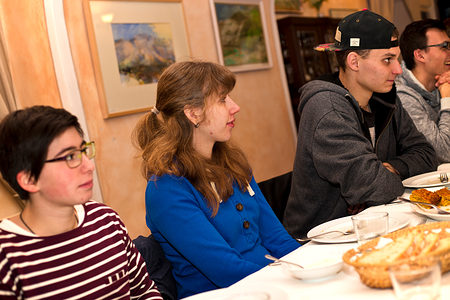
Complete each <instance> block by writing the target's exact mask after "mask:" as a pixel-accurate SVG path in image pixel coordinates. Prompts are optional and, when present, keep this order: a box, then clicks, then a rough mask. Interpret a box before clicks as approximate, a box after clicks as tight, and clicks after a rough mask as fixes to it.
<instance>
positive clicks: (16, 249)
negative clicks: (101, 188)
mask: <svg viewBox="0 0 450 300" xmlns="http://www.w3.org/2000/svg"><path fill="white" fill-rule="evenodd" d="M94 156H95V146H94V143H93V142H85V141H84V139H83V131H82V130H81V128H80V124H79V123H78V120H77V118H76V117H75V116H73V115H72V114H70V113H69V112H67V111H66V110H64V109H56V108H52V107H49V106H33V107H30V108H26V109H23V110H18V111H15V112H12V113H11V114H9V115H7V116H6V117H5V118H4V119H3V120H2V121H1V122H0V172H1V174H2V176H3V178H4V179H5V180H6V181H7V182H8V183H9V184H10V185H11V187H12V188H13V189H14V190H15V191H16V192H17V193H18V194H19V196H20V198H21V199H23V200H25V208H24V209H23V211H22V212H21V213H20V214H18V215H17V216H13V217H11V218H8V219H5V220H2V221H1V222H0V245H1V247H0V298H1V299H28V298H30V299H31V298H33V299H34V298H36V299H37V298H39V299H41V298H45V299H68V298H84V299H103V298H108V299H113V298H114V299H119V298H120V299H124V298H127V299H129V298H133V299H134V298H139V299H161V300H162V298H161V295H160V293H159V291H158V290H157V288H156V285H155V284H154V282H153V281H152V280H151V279H150V278H149V276H148V273H147V269H146V267H145V263H144V260H143V259H142V257H141V256H140V254H139V252H138V251H137V249H136V247H135V246H134V244H133V242H132V240H131V238H130V237H129V236H128V232H127V230H126V228H125V225H124V224H123V223H122V221H121V220H120V218H119V216H118V214H117V213H116V212H115V211H114V210H112V209H111V208H109V207H107V206H106V205H104V204H102V203H97V202H94V201H92V200H91V197H92V187H93V172H94V163H93V161H92V159H93V158H94Z"/></svg>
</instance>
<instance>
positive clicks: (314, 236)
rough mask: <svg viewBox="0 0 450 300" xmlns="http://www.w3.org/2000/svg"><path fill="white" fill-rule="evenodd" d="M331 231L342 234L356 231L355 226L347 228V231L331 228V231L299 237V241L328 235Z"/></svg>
mask: <svg viewBox="0 0 450 300" xmlns="http://www.w3.org/2000/svg"><path fill="white" fill-rule="evenodd" d="M329 233H340V234H342V235H350V234H353V233H355V231H354V230H353V228H352V229H348V230H345V231H342V230H330V231H325V232H322V233H319V234H316V235H312V236H309V237H305V238H297V241H299V242H306V241H309V240H311V239H314V238H316V237H319V236H322V235H326V234H329Z"/></svg>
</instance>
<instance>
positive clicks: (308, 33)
mask: <svg viewBox="0 0 450 300" xmlns="http://www.w3.org/2000/svg"><path fill="white" fill-rule="evenodd" d="M277 23H278V32H279V34H280V42H281V49H282V53H283V60H284V66H285V71H286V77H287V81H288V86H289V93H290V96H291V103H292V108H293V110H294V115H295V120H296V124H297V126H298V114H297V106H298V103H299V96H300V95H299V92H298V90H299V88H300V87H301V86H302V85H303V84H305V83H306V82H308V81H310V80H313V79H316V78H317V77H319V76H321V75H324V74H327V73H332V72H335V71H337V62H336V58H335V56H334V54H333V53H326V52H319V51H315V50H314V47H315V46H317V45H319V44H323V43H332V42H334V35H335V33H336V27H337V25H338V23H339V19H331V18H303V17H287V18H283V19H279V20H278V22H277Z"/></svg>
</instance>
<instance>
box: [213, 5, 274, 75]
mask: <svg viewBox="0 0 450 300" xmlns="http://www.w3.org/2000/svg"><path fill="white" fill-rule="evenodd" d="M210 4H211V12H212V16H213V26H214V31H215V36H216V44H217V51H218V54H219V60H220V63H221V64H223V65H225V66H226V67H228V68H229V69H230V70H231V71H233V72H242V71H252V70H260V69H267V68H270V67H272V61H271V55H270V48H269V44H268V37H267V27H266V22H265V14H264V7H263V3H262V0H210Z"/></svg>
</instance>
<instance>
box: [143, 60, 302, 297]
mask: <svg viewBox="0 0 450 300" xmlns="http://www.w3.org/2000/svg"><path fill="white" fill-rule="evenodd" d="M235 81H236V79H235V76H234V75H233V73H231V72H230V71H229V70H228V69H226V68H225V67H224V66H221V65H218V64H214V63H209V62H198V61H189V62H180V63H175V64H173V65H171V66H170V67H168V68H167V69H166V70H165V71H164V72H163V74H162V75H161V78H160V79H159V82H158V88H157V99H156V105H155V107H153V108H152V110H151V112H149V113H148V114H147V115H145V116H144V118H143V119H142V120H141V121H140V123H139V124H138V125H137V127H136V129H135V132H134V140H135V141H136V143H137V144H138V146H139V147H140V149H142V158H143V163H142V169H143V174H144V176H145V178H146V179H147V180H148V184H147V189H146V194H145V204H146V221H147V225H148V227H149V228H150V230H151V232H152V234H153V235H154V237H155V239H156V240H157V241H158V242H159V243H160V244H161V246H162V248H163V250H164V252H165V254H166V256H167V258H168V259H169V260H170V261H171V263H172V266H173V274H174V277H175V280H176V281H177V289H178V296H179V297H181V298H182V297H186V296H189V295H192V294H196V293H199V292H203V291H207V290H211V289H215V288H219V287H226V286H229V285H231V284H233V283H235V282H236V281H238V280H240V279H242V278H243V277H245V276H247V275H249V274H251V273H253V272H255V271H257V270H259V269H260V268H262V267H264V266H265V265H267V264H268V263H269V261H268V260H267V259H266V258H264V255H265V254H267V253H269V254H272V255H274V256H277V257H281V256H283V255H285V254H287V253H289V252H290V251H292V250H294V249H296V248H297V247H299V246H300V245H299V244H298V243H297V242H296V241H295V240H294V239H293V238H292V237H291V236H289V234H288V233H287V232H286V230H285V229H284V228H283V226H282V225H281V224H280V222H279V221H278V219H277V217H276V216H275V214H274V213H273V211H272V210H271V208H270V206H269V205H268V203H267V202H266V200H265V198H264V196H263V195H262V193H261V191H260V190H259V188H258V185H257V184H256V182H255V179H254V178H253V175H252V170H251V168H250V165H249V163H248V161H247V159H246V157H245V155H244V154H243V152H242V151H241V150H239V149H238V148H237V147H235V146H233V145H231V144H230V142H229V139H230V138H231V131H232V129H233V127H234V126H235V121H236V114H237V113H238V112H239V110H240V108H239V106H238V105H237V104H236V103H235V102H234V101H233V100H232V99H231V98H230V96H229V93H230V92H231V90H232V89H233V88H234V85H235Z"/></svg>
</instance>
